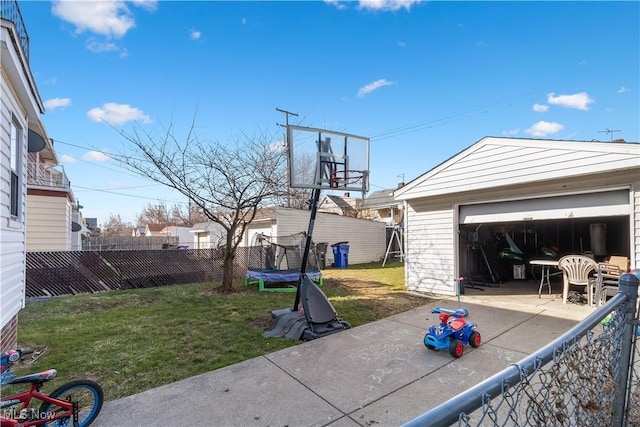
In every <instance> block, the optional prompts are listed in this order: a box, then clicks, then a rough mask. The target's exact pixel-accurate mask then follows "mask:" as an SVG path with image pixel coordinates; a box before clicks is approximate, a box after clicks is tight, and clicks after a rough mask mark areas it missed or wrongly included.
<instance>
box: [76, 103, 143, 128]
mask: <svg viewBox="0 0 640 427" xmlns="http://www.w3.org/2000/svg"><path fill="white" fill-rule="evenodd" d="M87 116H89V118H90V119H91V120H93V121H94V122H103V121H104V122H107V123H108V124H110V125H122V124H125V123H127V122H129V121H134V120H140V121H141V122H143V123H151V118H150V117H149V116H148V115H146V114H145V113H144V112H143V111H142V110H140V109H138V108H134V107H131V106H130V105H128V104H116V103H115V102H107V103H106V104H104V105H103V106H102V107H96V108H92V109H91V110H89V111H88V112H87Z"/></svg>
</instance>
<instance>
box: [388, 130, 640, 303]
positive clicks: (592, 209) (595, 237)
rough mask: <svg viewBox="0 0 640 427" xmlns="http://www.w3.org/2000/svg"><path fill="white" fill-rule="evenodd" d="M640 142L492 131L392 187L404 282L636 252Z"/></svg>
mask: <svg viewBox="0 0 640 427" xmlns="http://www.w3.org/2000/svg"><path fill="white" fill-rule="evenodd" d="M639 148H640V145H638V144H636V143H601V142H590V141H558V140H532V139H516V138H494V137H487V138H484V139H482V140H480V141H478V142H477V143H476V144H474V145H472V146H470V147H469V148H467V149H466V150H464V151H462V152H460V153H458V154H457V155H455V156H454V157H452V158H450V159H448V160H446V161H445V162H443V163H442V164H440V165H439V166H437V167H435V168H434V169H432V170H430V171H428V172H426V173H425V174H423V175H421V176H420V177H418V178H416V179H415V180H414V181H412V182H410V183H408V184H407V185H406V186H405V187H403V188H401V189H399V190H397V191H396V192H395V194H394V197H395V198H396V200H399V201H403V203H404V205H405V236H406V239H405V242H406V243H405V244H406V256H407V260H406V262H407V268H406V272H405V275H406V277H405V280H406V284H407V287H408V289H410V290H414V291H418V292H426V293H432V294H443V295H454V294H455V289H456V287H455V284H456V281H455V279H456V278H457V277H467V278H471V279H472V280H473V281H475V282H476V283H477V284H480V285H487V286H491V285H499V283H502V282H505V281H512V280H520V279H526V278H531V274H532V271H531V270H530V268H529V264H528V261H529V260H532V259H548V258H555V259H557V258H558V257H559V256H562V255H565V254H587V255H590V256H593V257H594V258H595V259H596V260H598V261H599V260H603V259H605V258H606V257H608V256H611V255H619V256H626V257H627V258H629V259H630V260H631V266H636V265H637V260H638V255H639V252H640V193H639V190H640V182H639V181H640V149H639Z"/></svg>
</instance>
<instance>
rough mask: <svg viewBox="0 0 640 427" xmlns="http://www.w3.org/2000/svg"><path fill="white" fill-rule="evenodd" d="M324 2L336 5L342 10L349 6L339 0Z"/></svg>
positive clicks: (325, 0)
mask: <svg viewBox="0 0 640 427" xmlns="http://www.w3.org/2000/svg"><path fill="white" fill-rule="evenodd" d="M324 2H325V3H326V4H330V5H331V6H335V7H337V8H338V9H340V10H344V9H346V8H347V6H345V5H344V3H343V2H341V1H339V0H324Z"/></svg>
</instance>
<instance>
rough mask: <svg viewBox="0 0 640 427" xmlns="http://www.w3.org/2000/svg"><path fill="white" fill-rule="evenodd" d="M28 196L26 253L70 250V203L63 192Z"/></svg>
mask: <svg viewBox="0 0 640 427" xmlns="http://www.w3.org/2000/svg"><path fill="white" fill-rule="evenodd" d="M57 193H58V194H56V195H55V196H57V197H55V196H41V195H28V196H27V197H28V199H29V200H28V204H29V209H28V211H27V251H29V252H36V251H68V250H71V214H72V208H71V203H70V202H69V200H68V198H67V194H66V193H65V192H57Z"/></svg>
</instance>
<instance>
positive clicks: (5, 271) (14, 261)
mask: <svg viewBox="0 0 640 427" xmlns="http://www.w3.org/2000/svg"><path fill="white" fill-rule="evenodd" d="M1 91H2V96H0V105H1V108H0V112H1V116H0V140H1V147H2V149H1V156H2V157H1V162H0V163H1V164H2V166H1V169H0V183H1V186H0V187H1V190H0V200H1V203H0V205H1V206H0V208H1V210H0V326H1V327H2V328H5V326H6V327H7V328H10V326H8V325H9V323H10V322H12V319H14V318H15V317H16V315H17V314H18V312H19V311H20V310H21V309H22V308H23V307H24V302H25V293H24V292H25V288H24V281H25V271H26V266H25V263H26V261H25V208H26V193H27V184H26V182H27V179H26V168H25V167H24V165H25V164H26V161H27V134H28V132H27V129H28V124H27V119H26V118H25V117H24V115H23V114H21V111H22V108H21V107H20V106H19V104H18V103H17V101H16V100H15V98H14V97H13V94H12V91H11V90H10V89H9V87H8V86H7V84H6V82H5V79H4V76H3V79H2V84H1ZM14 119H15V120H16V121H17V124H18V125H19V126H20V127H21V129H22V146H21V153H22V161H20V162H19V164H20V165H22V170H21V171H20V175H21V183H22V186H21V190H20V193H21V197H20V206H19V207H18V212H19V216H18V218H12V217H11V216H10V211H9V201H10V199H11V194H10V188H11V182H10V173H11V172H10V151H11V145H10V123H11V122H12V120H14ZM6 332H7V331H6V330H3V333H6Z"/></svg>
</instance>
